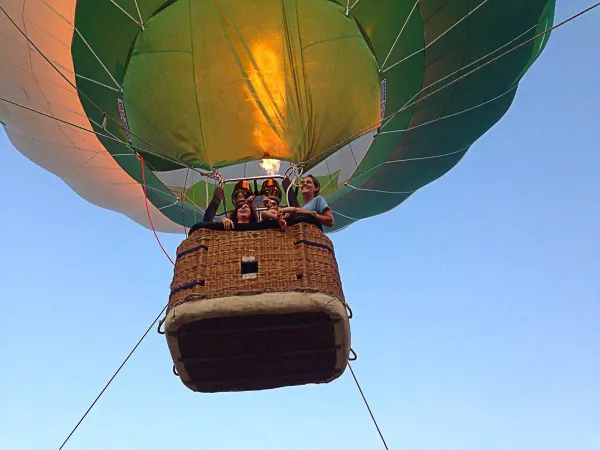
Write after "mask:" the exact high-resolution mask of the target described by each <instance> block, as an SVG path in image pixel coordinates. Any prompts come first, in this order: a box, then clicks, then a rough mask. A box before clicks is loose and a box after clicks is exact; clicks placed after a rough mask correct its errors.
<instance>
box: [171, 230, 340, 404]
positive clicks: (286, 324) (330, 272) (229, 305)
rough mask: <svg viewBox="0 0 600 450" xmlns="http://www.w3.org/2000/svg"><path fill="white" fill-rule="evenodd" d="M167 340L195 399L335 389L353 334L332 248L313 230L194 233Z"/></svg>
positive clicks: (183, 257) (176, 281)
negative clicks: (304, 387)
mask: <svg viewBox="0 0 600 450" xmlns="http://www.w3.org/2000/svg"><path fill="white" fill-rule="evenodd" d="M213 228H214V227H213ZM165 332H166V336H167V342H168V346H169V350H170V352H171V356H172V358H173V362H174V365H175V369H176V371H177V373H178V375H179V377H180V378H181V380H182V381H183V383H184V384H185V385H186V386H188V387H189V388H190V389H192V390H194V391H199V392H224V391H249V390H260V389H272V388H277V387H283V386H292V385H300V384H309V383H326V382H329V381H332V380H333V379H335V378H337V377H339V376H340V375H341V374H342V373H343V371H344V370H345V368H346V365H347V362H348V354H349V351H350V326H349V321H348V314H347V310H346V306H345V301H344V295H343V291H342V285H341V281H340V276H339V272H338V266H337V262H336V260H335V254H334V250H333V245H332V243H331V241H330V240H329V239H328V238H327V237H326V236H325V234H324V233H323V232H322V231H321V230H320V228H319V227H316V226H315V225H312V224H309V223H297V224H295V225H290V226H289V227H288V228H287V229H286V230H285V231H282V230H281V229H278V228H267V229H249V230H245V231H219V230H214V229H206V228H199V229H196V230H195V231H194V232H193V233H191V234H190V236H189V237H188V238H187V239H186V240H185V241H184V242H182V244H181V245H180V246H179V249H178V252H177V261H176V265H175V274H174V277H173V283H172V284H171V295H170V298H169V307H168V312H167V318H166V321H165Z"/></svg>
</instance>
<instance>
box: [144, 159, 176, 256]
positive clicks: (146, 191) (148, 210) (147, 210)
mask: <svg viewBox="0 0 600 450" xmlns="http://www.w3.org/2000/svg"><path fill="white" fill-rule="evenodd" d="M137 156H138V158H140V161H141V162H142V186H143V187H144V202H145V203H146V212H147V213H148V220H149V221H150V226H151V227H152V232H153V233H154V237H156V241H157V242H158V245H160V248H161V249H162V251H163V253H164V254H165V256H166V257H167V258H169V261H171V264H173V265H175V262H173V260H172V259H171V257H170V256H169V254H168V253H167V251H166V250H165V248H164V247H163V245H162V243H161V242H160V239H159V237H158V234H156V230H155V229H154V223H152V217H151V216H150V207H149V206H148V189H147V188H146V170H145V169H146V165H145V163H144V157H143V156H142V155H140V154H139V153H138V154H137Z"/></svg>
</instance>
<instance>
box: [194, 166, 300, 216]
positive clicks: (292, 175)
mask: <svg viewBox="0 0 600 450" xmlns="http://www.w3.org/2000/svg"><path fill="white" fill-rule="evenodd" d="M262 161H263V163H265V162H269V161H275V160H272V159H263V160H262ZM263 168H264V167H263ZM264 170H265V172H267V171H268V169H266V168H264ZM270 172H271V173H268V174H265V175H255V176H247V177H243V178H227V179H225V178H223V176H222V175H221V174H220V173H219V171H218V170H217V169H213V170H211V172H210V173H205V174H204V175H205V176H206V177H208V178H212V179H214V180H216V181H217V182H218V184H219V186H221V187H223V186H225V185H226V184H230V183H239V182H243V181H247V182H253V183H254V195H258V192H259V189H258V184H257V183H258V182H259V181H266V180H279V181H283V180H285V179H286V178H289V179H290V181H291V182H290V184H289V186H288V187H287V188H286V189H285V193H284V195H282V199H281V202H282V203H281V206H290V205H289V204H288V202H289V194H290V190H291V189H292V188H295V189H298V187H299V181H300V180H301V179H302V174H303V173H304V164H303V163H299V164H295V163H293V162H290V166H289V167H288V169H287V170H286V171H285V173H284V174H283V175H282V174H278V173H275V171H274V170H272V169H271V170H270ZM227 208H228V207H227V197H226V196H223V215H224V216H227V215H228V214H229V213H230V212H231V211H232V210H228V209H227ZM266 209H267V207H266V206H257V207H256V211H257V212H258V214H261V212H262V211H265V210H266Z"/></svg>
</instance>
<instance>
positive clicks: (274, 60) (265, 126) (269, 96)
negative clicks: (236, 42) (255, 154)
mask: <svg viewBox="0 0 600 450" xmlns="http://www.w3.org/2000/svg"><path fill="white" fill-rule="evenodd" d="M273 42H277V40H276V39H269V40H266V39H265V40H261V41H258V42H255V43H254V44H253V45H252V46H251V53H252V58H253V60H254V64H252V66H251V69H250V70H248V71H247V75H248V80H249V82H250V86H252V90H253V92H251V98H252V99H253V101H254V103H255V108H254V130H253V136H254V138H255V141H256V144H257V146H258V147H259V148H260V149H261V150H262V152H263V154H264V155H265V156H267V157H268V156H270V155H273V156H279V157H282V156H285V155H287V153H288V152H287V149H286V146H285V144H284V142H283V140H282V137H283V127H284V117H285V102H286V88H285V75H284V68H283V64H282V61H281V57H280V56H279V55H278V54H277V53H276V51H275V50H274V48H273V47H274V46H273V45H269V44H270V43H273ZM264 161H273V160H268V159H265V160H263V162H264ZM267 164H268V163H267ZM261 167H263V165H262V164H261ZM269 167H271V166H269ZM263 168H264V167H263ZM278 168H279V164H277V169H278ZM265 170H272V169H265Z"/></svg>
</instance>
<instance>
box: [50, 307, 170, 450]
mask: <svg viewBox="0 0 600 450" xmlns="http://www.w3.org/2000/svg"><path fill="white" fill-rule="evenodd" d="M166 309H167V305H165V306H164V307H163V309H162V310H161V311H160V313H159V314H158V316H156V318H155V319H154V321H153V322H152V323H151V324H150V326H149V327H148V329H147V330H146V332H145V333H144V334H143V335H142V337H141V338H140V339H139V340H138V342H137V344H135V346H134V347H133V348H132V349H131V351H130V352H129V354H128V355H127V357H126V358H125V359H124V360H123V362H122V363H121V365H120V366H119V368H118V369H117V370H116V372H115V373H114V374H113V376H112V377H110V380H108V383H106V385H105V386H104V388H102V390H101V391H100V393H99V394H98V396H97V397H96V399H95V400H94V401H93V402H92V404H91V405H90V407H89V408H88V409H87V411H86V412H85V414H84V415H83V416H81V419H79V422H77V425H75V427H74V428H73V430H71V432H70V433H69V435H68V436H67V438H66V439H65V440H64V442H63V443H62V445H61V446H60V447H59V448H58V450H62V448H63V447H64V446H65V445H66V443H67V442H68V441H69V439H71V436H73V433H75V430H77V428H79V425H81V422H83V419H85V418H86V416H87V415H88V413H89V412H90V411H91V410H92V408H93V407H94V405H95V404H96V403H97V402H98V400H100V397H102V394H104V391H106V389H108V386H110V384H111V383H112V382H113V380H114V379H115V378H116V376H117V375H118V374H119V372H120V371H121V369H122V368H123V366H124V365H125V363H127V361H129V358H131V356H132V355H133V352H135V351H136V350H137V348H138V347H139V346H140V344H141V343H142V341H143V340H144V338H145V337H146V336H147V335H148V333H149V332H150V330H151V329H152V327H154V324H155V323H156V322H158V320H159V319H160V316H162V315H163V313H164V312H165V310H166Z"/></svg>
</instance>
